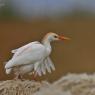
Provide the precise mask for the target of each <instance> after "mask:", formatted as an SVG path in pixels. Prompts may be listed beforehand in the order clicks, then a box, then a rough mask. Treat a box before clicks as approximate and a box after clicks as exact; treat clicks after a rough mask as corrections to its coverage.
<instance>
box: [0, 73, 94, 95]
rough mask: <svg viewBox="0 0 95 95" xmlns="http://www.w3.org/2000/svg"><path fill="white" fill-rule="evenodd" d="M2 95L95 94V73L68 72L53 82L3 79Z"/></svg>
mask: <svg viewBox="0 0 95 95" xmlns="http://www.w3.org/2000/svg"><path fill="white" fill-rule="evenodd" d="M0 95H95V74H92V75H88V74H68V75H66V76H64V77H62V78H61V79H59V80H58V81H56V82H54V83H52V84H50V83H48V82H47V81H43V82H35V81H29V80H25V81H20V80H7V81H1V82H0Z"/></svg>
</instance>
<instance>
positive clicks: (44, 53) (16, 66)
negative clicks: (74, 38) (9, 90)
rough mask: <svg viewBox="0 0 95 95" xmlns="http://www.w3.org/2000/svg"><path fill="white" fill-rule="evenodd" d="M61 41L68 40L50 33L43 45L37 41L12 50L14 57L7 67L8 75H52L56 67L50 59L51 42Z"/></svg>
mask: <svg viewBox="0 0 95 95" xmlns="http://www.w3.org/2000/svg"><path fill="white" fill-rule="evenodd" d="M59 39H61V40H63V39H68V38H66V37H63V36H58V35H57V34H55V33H48V34H47V35H46V36H45V37H44V39H43V40H42V43H40V42H38V41H35V42H31V43H29V44H27V45H25V46H22V47H20V48H18V49H15V50H12V53H13V57H12V59H10V60H9V61H8V62H7V63H6V65H5V69H6V73H7V74H10V73H12V72H13V73H15V74H16V76H17V77H18V76H22V75H24V74H35V76H36V75H39V76H42V75H45V74H46V72H49V73H51V72H52V70H53V71H54V70H55V66H54V64H53V63H52V61H51V59H50V58H49V55H50V54H51V51H52V49H51V45H50V42H51V41H54V40H59Z"/></svg>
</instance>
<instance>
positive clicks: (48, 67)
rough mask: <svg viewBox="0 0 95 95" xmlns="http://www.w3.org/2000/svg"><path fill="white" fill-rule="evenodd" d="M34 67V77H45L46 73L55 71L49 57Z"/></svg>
mask: <svg viewBox="0 0 95 95" xmlns="http://www.w3.org/2000/svg"><path fill="white" fill-rule="evenodd" d="M34 66H36V69H35V72H36V75H39V76H42V75H46V71H47V72H49V73H51V72H52V71H55V66H54V64H53V62H52V61H51V59H50V58H49V57H47V58H46V59H45V60H44V62H43V63H38V64H35V65H34ZM34 68H35V67H34Z"/></svg>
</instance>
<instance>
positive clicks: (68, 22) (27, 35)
mask: <svg viewBox="0 0 95 95" xmlns="http://www.w3.org/2000/svg"><path fill="white" fill-rule="evenodd" d="M47 32H55V33H58V34H64V35H65V36H67V37H70V38H71V39H72V40H71V41H64V42H59V43H58V42H54V43H52V47H53V52H52V55H51V57H52V60H53V62H54V64H55V65H56V71H55V72H53V73H52V74H47V76H43V77H42V78H43V79H46V80H49V81H54V80H57V79H58V78H60V77H62V76H63V75H65V74H67V73H84V72H87V73H94V72H95V37H94V36H95V0H0V67H1V68H0V76H1V77H0V80H6V79H12V78H13V75H6V74H5V71H4V64H5V62H7V61H8V60H9V59H10V58H11V57H12V54H11V50H12V49H16V48H19V47H21V46H22V45H25V44H27V43H29V42H31V41H35V40H39V41H41V39H42V38H43V36H44V35H45V34H46V33H47ZM28 77H29V78H30V79H32V77H31V76H28ZM42 78H41V79H42Z"/></svg>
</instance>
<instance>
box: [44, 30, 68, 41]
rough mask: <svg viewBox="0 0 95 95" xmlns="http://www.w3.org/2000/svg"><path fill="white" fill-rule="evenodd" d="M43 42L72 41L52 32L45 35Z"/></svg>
mask: <svg viewBox="0 0 95 95" xmlns="http://www.w3.org/2000/svg"><path fill="white" fill-rule="evenodd" d="M43 40H48V41H50V42H51V41H57V40H70V38H68V37H65V36H63V35H58V34H56V33H52V32H50V33H47V34H46V35H45V37H44V39H43Z"/></svg>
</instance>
